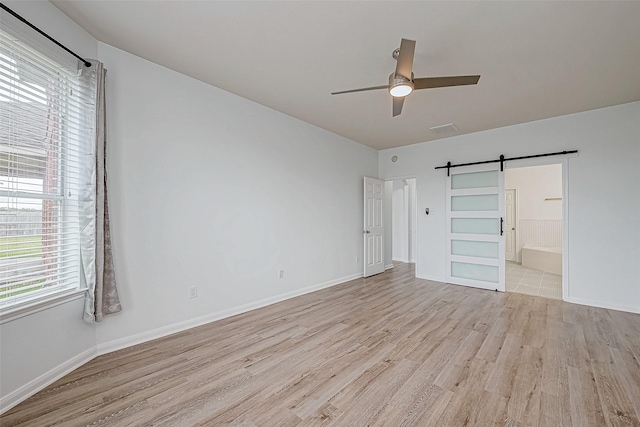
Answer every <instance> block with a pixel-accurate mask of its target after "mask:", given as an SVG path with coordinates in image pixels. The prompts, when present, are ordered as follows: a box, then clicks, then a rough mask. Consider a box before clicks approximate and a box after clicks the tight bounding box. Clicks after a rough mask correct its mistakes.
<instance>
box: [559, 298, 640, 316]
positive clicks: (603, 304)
mask: <svg viewBox="0 0 640 427" xmlns="http://www.w3.org/2000/svg"><path fill="white" fill-rule="evenodd" d="M565 302H570V303H573V304H580V305H588V306H591V307H598V308H606V309H609V310H617V311H626V312H628V313H637V314H640V307H633V306H631V305H624V304H617V303H612V302H598V301H591V300H586V299H582V298H567V299H566V300H565Z"/></svg>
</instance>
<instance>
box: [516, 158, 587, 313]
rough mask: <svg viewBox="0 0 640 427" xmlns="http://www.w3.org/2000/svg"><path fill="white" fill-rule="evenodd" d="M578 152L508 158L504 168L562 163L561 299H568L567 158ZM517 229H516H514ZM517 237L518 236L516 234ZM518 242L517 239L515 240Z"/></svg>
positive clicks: (568, 208) (568, 210) (568, 209)
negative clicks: (528, 157)
mask: <svg viewBox="0 0 640 427" xmlns="http://www.w3.org/2000/svg"><path fill="white" fill-rule="evenodd" d="M572 157H578V154H577V153H575V154H568V155H565V156H562V157H561V158H560V157H536V158H531V159H521V160H510V161H508V162H506V163H505V169H517V168H526V167H532V166H546V165H558V164H559V165H562V300H563V301H568V300H569V294H570V292H569V290H570V283H571V282H570V280H569V212H570V207H569V159H570V158H572ZM516 231H518V229H516ZM518 237H519V236H518ZM516 244H519V240H518V241H517V242H516Z"/></svg>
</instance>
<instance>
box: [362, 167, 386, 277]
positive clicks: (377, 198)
mask: <svg viewBox="0 0 640 427" xmlns="http://www.w3.org/2000/svg"><path fill="white" fill-rule="evenodd" d="M383 199H384V181H381V180H379V179H375V178H368V177H364V277H368V276H373V275H374V274H378V273H382V272H383V271H384V223H383V221H382V205H383Z"/></svg>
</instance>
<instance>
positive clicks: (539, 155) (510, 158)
mask: <svg viewBox="0 0 640 427" xmlns="http://www.w3.org/2000/svg"><path fill="white" fill-rule="evenodd" d="M577 152H578V150H569V151H556V152H555V153H545V154H534V155H531V156H520V157H509V158H508V159H507V158H505V157H504V154H500V158H498V159H495V160H484V161H482V162H472V163H460V164H457V165H452V164H451V162H447V164H446V165H444V166H436V169H446V170H447V176H449V174H450V172H451V168H458V167H460V166H471V165H484V164H486V163H498V162H500V171H501V172H502V171H504V162H506V161H507V160H521V159H533V158H534V157H547V156H562V155H565V154H573V153H577Z"/></svg>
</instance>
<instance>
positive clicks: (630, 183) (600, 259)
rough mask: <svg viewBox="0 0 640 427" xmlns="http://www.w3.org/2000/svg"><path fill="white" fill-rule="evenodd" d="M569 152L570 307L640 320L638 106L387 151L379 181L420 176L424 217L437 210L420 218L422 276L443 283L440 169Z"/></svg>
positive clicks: (442, 183)
mask: <svg viewBox="0 0 640 427" xmlns="http://www.w3.org/2000/svg"><path fill="white" fill-rule="evenodd" d="M563 149H578V150H580V152H579V154H578V156H577V157H573V158H569V159H568V161H567V164H568V170H567V178H568V194H566V195H564V197H565V198H566V199H567V201H568V203H569V218H568V222H569V230H567V232H568V236H569V239H568V246H569V253H568V270H569V272H568V273H569V275H568V280H569V289H568V292H569V294H568V300H569V301H572V302H578V303H585V304H590V305H600V306H606V307H610V308H616V309H621V310H627V311H635V312H640V279H639V278H640V263H639V262H638V260H640V222H639V221H638V212H640V191H638V188H639V187H640V103H638V102H635V103H630V104H624V105H619V106H614V107H609V108H603V109H598V110H593V111H587V112H583V113H578V114H572V115H567V116H562V117H556V118H552V119H547V120H541V121H536V122H531V123H525V124H520V125H515V126H509V127H505V128H500V129H493V130H490V131H485V132H479V133H475V134H468V135H461V136H457V137H451V138H446V139H441V140H438V141H433V142H429V143H422V144H416V145H411V146H406V147H400V148H395V149H390V150H384V151H381V152H380V156H379V162H380V176H381V179H387V180H388V179H393V178H394V177H404V176H407V175H413V174H416V175H417V176H418V180H417V189H418V211H423V210H424V208H425V207H429V208H431V209H432V211H431V212H432V213H431V214H430V215H429V216H426V215H419V216H418V218H419V223H418V229H419V237H418V238H419V243H418V252H419V259H418V262H417V265H416V269H417V275H418V276H419V277H423V278H428V279H432V280H438V281H444V279H445V253H444V248H445V227H446V224H445V180H446V171H444V170H440V169H439V170H435V169H434V168H435V167H436V166H441V165H444V164H446V163H447V161H451V162H453V163H466V162H473V161H478V160H487V159H492V158H497V157H498V156H499V155H500V154H505V156H506V157H510V156H521V155H529V154H538V153H545V152H552V151H559V150H563ZM393 155H397V156H398V161H397V162H396V163H392V162H391V161H390V160H389V159H390V158H391V156H393ZM520 164H521V165H531V163H526V162H523V161H521V162H520ZM514 165H515V163H514Z"/></svg>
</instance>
